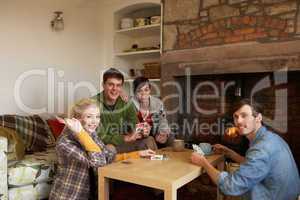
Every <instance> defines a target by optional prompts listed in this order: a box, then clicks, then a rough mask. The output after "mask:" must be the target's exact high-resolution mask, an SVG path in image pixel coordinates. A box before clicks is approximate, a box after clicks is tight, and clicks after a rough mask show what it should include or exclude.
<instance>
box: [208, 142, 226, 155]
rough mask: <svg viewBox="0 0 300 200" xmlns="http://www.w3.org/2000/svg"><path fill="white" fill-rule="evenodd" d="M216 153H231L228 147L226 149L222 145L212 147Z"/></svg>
mask: <svg viewBox="0 0 300 200" xmlns="http://www.w3.org/2000/svg"><path fill="white" fill-rule="evenodd" d="M212 147H213V151H214V153H218V154H224V155H227V154H228V153H229V152H230V149H229V148H228V147H225V146H223V145H221V144H215V145H212Z"/></svg>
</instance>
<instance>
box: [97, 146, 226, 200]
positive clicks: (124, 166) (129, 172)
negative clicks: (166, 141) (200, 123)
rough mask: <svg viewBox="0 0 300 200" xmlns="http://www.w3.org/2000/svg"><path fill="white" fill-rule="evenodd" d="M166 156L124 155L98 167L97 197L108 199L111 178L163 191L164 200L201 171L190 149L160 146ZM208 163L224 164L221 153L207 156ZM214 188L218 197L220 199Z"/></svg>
mask: <svg viewBox="0 0 300 200" xmlns="http://www.w3.org/2000/svg"><path fill="white" fill-rule="evenodd" d="M158 153H159V154H166V156H167V157H168V160H149V159H128V160H126V161H125V162H124V161H120V162H115V163H112V164H110V165H107V166H104V167H100V168H99V169H98V173H99V200H108V199H109V179H115V180H120V181H125V182H129V183H134V184H138V185H143V186H147V187H151V188H156V189H160V190H163V191H164V199H165V200H176V199H177V189H178V188H180V187H181V186H183V185H185V184H187V183H189V182H190V181H192V180H193V179H195V178H197V177H198V176H199V175H201V174H202V173H203V170H202V168H201V167H199V166H196V165H194V164H192V163H191V162H190V157H191V153H192V150H189V149H185V150H184V151H182V152H173V151H172V150H171V149H170V148H165V149H161V150H159V151H158ZM207 159H208V161H209V162H210V163H212V164H213V165H214V166H216V167H217V168H218V169H220V170H223V168H224V157H223V155H219V154H215V155H210V156H207ZM221 198H222V197H221V195H220V194H219V192H218V199H221Z"/></svg>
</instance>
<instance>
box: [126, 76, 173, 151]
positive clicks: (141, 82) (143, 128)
mask: <svg viewBox="0 0 300 200" xmlns="http://www.w3.org/2000/svg"><path fill="white" fill-rule="evenodd" d="M133 91H134V97H133V99H132V101H133V103H134V105H135V108H136V112H137V117H138V122H139V124H138V126H137V128H138V129H139V130H140V132H141V135H142V136H143V137H148V136H149V135H151V136H153V137H154V138H155V141H156V143H157V145H158V147H165V146H169V145H171V144H172V142H173V140H174V135H173V134H171V131H170V128H169V125H168V121H167V118H166V113H165V110H164V107H163V103H162V101H161V100H160V99H158V98H156V97H154V96H151V95H150V94H151V84H150V81H149V79H147V78H145V77H142V76H141V77H138V78H136V79H135V80H134V81H133Z"/></svg>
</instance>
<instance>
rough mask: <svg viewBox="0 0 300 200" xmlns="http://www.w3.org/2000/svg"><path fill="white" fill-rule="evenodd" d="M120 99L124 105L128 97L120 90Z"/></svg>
mask: <svg viewBox="0 0 300 200" xmlns="http://www.w3.org/2000/svg"><path fill="white" fill-rule="evenodd" d="M120 97H121V99H122V100H123V101H125V102H126V103H127V102H128V101H129V96H128V94H127V93H126V92H125V90H121V92H120Z"/></svg>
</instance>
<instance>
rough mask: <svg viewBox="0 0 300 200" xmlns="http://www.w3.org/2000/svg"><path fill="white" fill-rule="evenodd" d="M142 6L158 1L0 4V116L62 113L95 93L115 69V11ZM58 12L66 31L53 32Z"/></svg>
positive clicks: (13, 0) (76, 0) (69, 0)
mask: <svg viewBox="0 0 300 200" xmlns="http://www.w3.org/2000/svg"><path fill="white" fill-rule="evenodd" d="M146 2H153V3H160V0H42V1H41V0H26V1H22V0H9V1H8V0H0V24H1V31H0V44H1V45H0V95H1V98H0V105H1V107H0V114H8V113H10V114H13V113H18V114H24V113H29V112H31V113H39V112H66V111H67V109H68V105H70V104H71V103H72V102H73V101H74V100H75V99H79V98H81V97H87V96H90V95H92V94H94V93H96V92H97V90H99V82H100V81H99V77H100V75H101V73H102V72H103V71H104V70H105V69H106V68H107V67H110V66H114V61H113V42H114V40H113V35H114V21H113V20H114V12H116V11H117V10H119V9H121V8H124V7H126V6H129V5H132V4H137V3H146ZM58 10H59V11H63V12H64V14H63V16H64V20H65V29H64V30H63V31H61V32H53V31H52V30H51V28H50V21H51V20H52V18H53V12H54V11H58ZM115 67H118V68H119V69H121V70H123V71H126V69H125V68H124V69H123V68H122V66H115ZM22 78H23V79H24V80H23V79H22ZM76 85H77V86H78V85H79V86H80V85H83V87H81V88H78V89H76ZM88 87H90V88H91V89H88ZM15 88H20V89H19V90H15ZM73 91H75V92H73Z"/></svg>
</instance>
